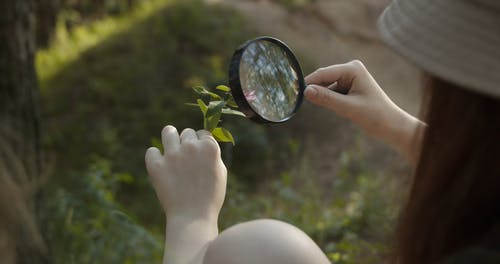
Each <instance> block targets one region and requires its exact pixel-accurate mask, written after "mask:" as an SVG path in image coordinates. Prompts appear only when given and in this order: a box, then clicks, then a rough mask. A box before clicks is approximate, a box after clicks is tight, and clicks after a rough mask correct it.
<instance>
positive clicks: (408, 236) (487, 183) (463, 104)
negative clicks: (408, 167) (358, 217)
mask: <svg viewBox="0 0 500 264" xmlns="http://www.w3.org/2000/svg"><path fill="white" fill-rule="evenodd" d="M425 79H426V83H427V85H426V88H427V89H426V90H425V91H424V93H425V95H424V104H423V107H424V115H423V116H424V120H425V122H426V123H427V125H428V127H427V128H426V129H425V131H423V133H424V134H423V141H422V145H421V146H422V148H421V152H420V158H419V161H418V163H417V169H416V172H415V175H414V179H413V185H412V187H411V191H410V195H409V199H408V201H407V203H406V205H405V206H404V207H403V209H402V212H401V215H400V219H399V222H398V227H397V229H396V239H395V243H396V244H395V262H396V263H401V264H412V263H436V262H439V261H441V260H443V259H444V258H446V257H447V256H449V255H451V254H453V253H456V252H460V251H461V250H462V249H464V248H467V247H469V246H472V245H477V244H479V243H481V241H482V239H483V238H484V236H485V235H488V234H489V232H490V231H491V230H492V228H494V227H495V226H498V222H499V215H500V100H498V99H495V98H492V97H488V96H485V95H481V94H478V93H475V92H472V91H469V90H467V89H464V88H463V87H460V86H457V85H455V84H452V83H449V82H446V81H443V80H440V79H438V78H436V77H432V76H427V77H426V78H425Z"/></svg>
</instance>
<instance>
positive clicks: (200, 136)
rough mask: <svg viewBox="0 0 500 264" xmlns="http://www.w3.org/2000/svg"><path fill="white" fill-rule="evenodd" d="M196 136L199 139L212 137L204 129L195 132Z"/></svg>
mask: <svg viewBox="0 0 500 264" xmlns="http://www.w3.org/2000/svg"><path fill="white" fill-rule="evenodd" d="M196 135H198V138H199V139H201V138H202V137H212V133H210V132H209V131H207V130H204V129H202V130H198V131H196Z"/></svg>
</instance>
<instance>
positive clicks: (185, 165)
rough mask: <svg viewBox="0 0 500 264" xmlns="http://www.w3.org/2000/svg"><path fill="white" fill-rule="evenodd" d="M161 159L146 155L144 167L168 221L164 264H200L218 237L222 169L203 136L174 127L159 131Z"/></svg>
mask: <svg viewBox="0 0 500 264" xmlns="http://www.w3.org/2000/svg"><path fill="white" fill-rule="evenodd" d="M162 143H163V146H164V154H163V155H162V154H161V153H160V151H159V150H158V149H157V148H154V147H152V148H149V149H148V150H147V152H146V157H145V160H146V168H147V170H148V174H149V175H150V178H151V181H152V183H153V187H154V188H155V191H156V194H157V196H158V199H159V200H160V203H161V205H162V207H163V210H164V212H165V214H166V218H167V226H166V239H165V254H164V258H163V263H168V264H194V263H202V260H203V256H204V254H205V251H206V249H207V247H208V245H209V242H210V241H212V240H214V239H215V238H216V237H217V235H218V228H217V218H218V215H219V212H220V209H221V207H222V203H223V201H224V196H225V190H226V177H227V176H226V175H227V171H226V167H225V166H224V163H223V162H222V160H221V158H220V149H219V146H218V144H217V142H216V141H215V139H214V138H213V137H212V136H211V135H210V133H209V132H207V131H198V132H195V131H194V130H192V129H185V130H184V131H183V132H182V133H181V135H180V136H179V134H178V132H177V130H176V128H175V127H173V126H166V127H165V128H164V129H163V130H162Z"/></svg>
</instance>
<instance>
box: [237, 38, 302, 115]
mask: <svg viewBox="0 0 500 264" xmlns="http://www.w3.org/2000/svg"><path fill="white" fill-rule="evenodd" d="M229 86H230V87H231V93H232V95H233V97H234V100H235V102H236V104H237V105H238V107H239V109H240V111H241V112H243V113H244V114H245V115H246V116H247V117H248V118H250V119H251V120H253V121H256V122H259V123H282V122H285V121H287V120H288V119H290V118H291V117H292V116H293V115H294V114H295V113H296V112H297V110H298V109H299V107H300V105H301V104H302V100H303V98H304V90H305V81H304V76H303V73H302V70H301V68H300V65H299V62H298V61H297V59H296V58H295V55H294V54H293V52H292V51H291V50H290V48H289V47H288V46H287V45H286V44H285V43H283V42H282V41H280V40H278V39H276V38H272V37H259V38H256V39H253V40H250V41H248V42H246V43H245V44H243V45H241V46H240V47H239V48H238V49H237V50H236V51H235V52H234V54H233V57H232V59H231V64H230V67H229Z"/></svg>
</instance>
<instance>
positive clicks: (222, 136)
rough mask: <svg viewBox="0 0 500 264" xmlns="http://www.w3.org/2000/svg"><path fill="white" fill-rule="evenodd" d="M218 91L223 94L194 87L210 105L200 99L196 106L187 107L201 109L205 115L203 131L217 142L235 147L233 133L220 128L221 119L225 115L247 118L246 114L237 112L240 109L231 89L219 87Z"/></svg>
mask: <svg viewBox="0 0 500 264" xmlns="http://www.w3.org/2000/svg"><path fill="white" fill-rule="evenodd" d="M216 90H218V91H219V92H220V93H222V94H217V92H211V91H209V90H207V89H206V88H205V87H202V86H195V87H193V91H194V92H195V93H196V94H198V95H199V96H202V97H207V98H208V99H209V103H208V105H206V104H205V102H204V101H203V100H202V99H200V98H198V99H196V104H194V103H187V105H190V106H196V107H198V108H199V109H200V111H201V113H202V114H203V129H205V130H208V131H209V132H210V133H212V135H213V136H214V138H215V139H216V140H217V141H219V142H231V143H233V145H234V144H235V143H234V138H233V135H232V134H231V132H229V130H227V129H226V128H223V127H218V126H219V123H220V122H221V117H222V115H223V114H224V115H236V116H242V117H245V114H243V113H242V112H240V111H238V110H236V109H237V108H238V107H237V106H236V103H234V98H233V96H232V95H231V88H229V87H227V86H225V85H218V86H217V87H216ZM232 108H234V109H232Z"/></svg>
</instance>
